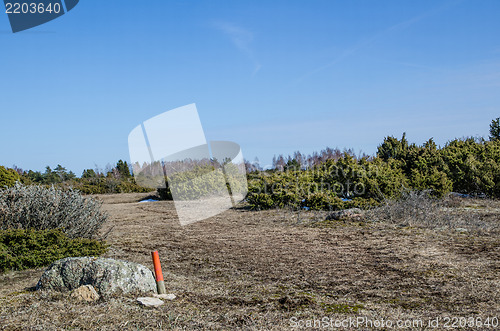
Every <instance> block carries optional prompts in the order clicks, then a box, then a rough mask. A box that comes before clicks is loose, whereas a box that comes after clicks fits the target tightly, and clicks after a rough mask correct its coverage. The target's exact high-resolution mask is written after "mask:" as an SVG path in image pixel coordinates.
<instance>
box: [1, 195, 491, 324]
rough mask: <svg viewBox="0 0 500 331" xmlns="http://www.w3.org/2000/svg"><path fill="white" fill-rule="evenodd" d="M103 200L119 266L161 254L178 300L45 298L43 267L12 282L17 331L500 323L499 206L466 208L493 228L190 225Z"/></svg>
mask: <svg viewBox="0 0 500 331" xmlns="http://www.w3.org/2000/svg"><path fill="white" fill-rule="evenodd" d="M144 196H145V195H134V194H128V195H107V196H101V198H102V199H103V200H104V208H105V210H106V211H107V212H108V213H109V215H110V218H109V221H108V222H107V223H106V224H105V227H104V228H103V229H102V231H103V232H106V231H108V230H109V229H112V230H111V231H110V233H109V235H108V242H109V243H110V244H111V249H110V251H109V253H108V254H107V256H108V257H113V258H119V259H125V260H129V261H134V262H138V263H142V264H144V265H147V266H148V267H150V268H152V265H151V258H150V252H151V251H152V250H158V251H159V253H160V257H161V260H162V265H163V270H164V276H165V281H166V286H167V289H168V292H170V293H175V294H176V295H177V299H176V300H174V301H169V302H166V303H165V305H163V306H161V307H159V308H154V309H151V308H144V307H141V306H139V305H137V304H136V303H135V302H134V298H132V297H116V298H113V299H112V300H109V301H100V302H97V303H93V304H84V303H79V302H75V301H73V300H72V299H70V297H69V295H68V294H67V293H55V292H41V291H39V292H33V291H30V290H29V288H30V287H32V286H34V285H35V284H36V281H37V280H38V278H39V277H40V275H41V273H42V272H43V270H28V271H23V272H11V273H8V274H5V275H1V276H0V307H1V308H0V325H1V326H2V327H3V328H5V329H19V330H21V329H23V330H24V329H30V328H31V329H33V330H38V329H40V330H42V329H43V330H47V329H48V330H51V329H61V328H63V329H108V330H109V329H111V330H112V329H122V330H137V329H225V330H229V329H238V328H241V329H266V330H282V329H290V326H291V324H290V318H291V317H297V318H300V319H313V318H316V319H317V318H321V317H323V316H327V317H331V318H334V319H335V318H337V319H345V318H346V317H349V316H352V317H358V316H365V317H367V318H371V319H372V320H375V319H379V320H380V319H382V318H383V319H384V320H388V319H392V320H394V321H395V320H397V319H410V320H412V319H423V320H427V319H430V318H435V317H438V316H439V317H444V316H466V317H470V316H473V317H482V318H486V317H488V316H490V317H492V316H496V317H500V282H499V280H500V262H499V261H500V233H499V232H498V231H497V229H498V223H499V222H500V220H499V219H500V217H499V215H500V213H499V212H498V210H499V209H498V208H499V207H500V203H499V202H495V201H488V202H484V203H483V202H477V201H475V200H467V201H462V200H460V201H458V203H457V202H455V203H454V204H455V205H453V206H448V207H446V208H451V209H452V210H453V212H455V213H458V214H460V215H462V214H463V213H478V210H479V211H480V212H479V213H483V214H484V215H483V216H484V221H485V222H491V223H494V224H496V226H490V227H488V228H485V229H484V230H483V231H470V232H461V231H456V230H455V229H454V228H453V227H449V228H433V227H425V226H423V225H422V224H420V225H419V226H410V225H409V224H406V225H405V224H399V223H397V222H395V223H391V222H384V221H381V222H371V221H370V220H369V219H365V221H362V220H361V221H360V220H355V221H349V220H341V221H323V220H324V219H325V216H326V214H324V213H323V214H322V213H319V212H301V213H300V215H299V214H298V213H297V212H292V211H283V210H273V211H248V210H246V209H245V208H240V209H236V210H229V211H226V212H224V213H223V214H220V215H218V216H215V217H212V218H210V219H208V220H205V221H202V222H198V223H195V224H192V225H189V226H186V227H181V226H180V225H179V224H178V223H177V221H176V219H175V216H176V215H175V209H174V208H173V204H172V203H171V202H155V203H137V202H136V201H138V200H139V199H140V198H141V197H144Z"/></svg>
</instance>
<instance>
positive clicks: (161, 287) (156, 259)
mask: <svg viewBox="0 0 500 331" xmlns="http://www.w3.org/2000/svg"><path fill="white" fill-rule="evenodd" d="M151 255H152V256H153V266H154V268H155V277H156V288H157V290H158V294H166V293H167V290H166V289H165V282H164V281H163V274H162V272H161V264H160V256H159V255H158V251H154V252H151Z"/></svg>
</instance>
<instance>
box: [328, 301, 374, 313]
mask: <svg viewBox="0 0 500 331" xmlns="http://www.w3.org/2000/svg"><path fill="white" fill-rule="evenodd" d="M321 306H322V307H323V308H324V309H325V312H326V313H339V314H350V313H354V314H356V313H357V312H358V311H359V310H360V309H363V308H364V306H363V305H362V304H355V305H349V304H345V303H322V304H321Z"/></svg>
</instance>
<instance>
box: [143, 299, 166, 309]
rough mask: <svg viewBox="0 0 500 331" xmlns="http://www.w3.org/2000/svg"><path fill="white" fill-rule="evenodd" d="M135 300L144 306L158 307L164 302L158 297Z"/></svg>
mask: <svg viewBox="0 0 500 331" xmlns="http://www.w3.org/2000/svg"><path fill="white" fill-rule="evenodd" d="M137 302H139V303H140V304H141V305H143V306H146V307H158V306H161V305H163V303H164V302H163V301H161V300H160V299H158V298H152V297H143V298H137Z"/></svg>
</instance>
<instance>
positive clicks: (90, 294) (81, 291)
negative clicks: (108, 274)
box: [71, 285, 99, 302]
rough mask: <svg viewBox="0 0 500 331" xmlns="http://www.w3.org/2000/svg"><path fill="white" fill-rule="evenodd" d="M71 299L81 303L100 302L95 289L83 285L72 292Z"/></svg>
mask: <svg viewBox="0 0 500 331" xmlns="http://www.w3.org/2000/svg"><path fill="white" fill-rule="evenodd" d="M71 297H72V298H75V299H77V300H79V301H87V302H93V301H97V300H99V294H97V292H96V290H95V288H94V287H93V286H92V285H82V286H80V287H79V288H77V289H75V290H73V292H71Z"/></svg>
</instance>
